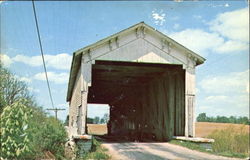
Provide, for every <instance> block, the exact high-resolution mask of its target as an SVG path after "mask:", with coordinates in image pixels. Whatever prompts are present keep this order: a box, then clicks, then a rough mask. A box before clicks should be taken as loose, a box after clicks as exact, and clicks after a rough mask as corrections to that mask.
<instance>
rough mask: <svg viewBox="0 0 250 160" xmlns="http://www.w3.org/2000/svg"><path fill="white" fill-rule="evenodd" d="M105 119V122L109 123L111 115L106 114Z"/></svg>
mask: <svg viewBox="0 0 250 160" xmlns="http://www.w3.org/2000/svg"><path fill="white" fill-rule="evenodd" d="M103 120H104V123H108V121H109V115H108V114H107V113H105V114H104V116H103Z"/></svg>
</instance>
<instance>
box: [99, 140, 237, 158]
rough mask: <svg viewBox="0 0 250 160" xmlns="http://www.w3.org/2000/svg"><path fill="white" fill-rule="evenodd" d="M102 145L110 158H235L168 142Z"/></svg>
mask: <svg viewBox="0 0 250 160" xmlns="http://www.w3.org/2000/svg"><path fill="white" fill-rule="evenodd" d="M102 146H103V147H105V148H107V149H108V150H109V154H110V155H111V159H112V160H165V159H178V160H179V159H199V160H210V159H213V160H223V159H236V158H227V157H222V156H215V155H211V154H207V153H202V152H198V151H194V150H190V149H187V148H185V147H181V146H178V145H174V144H170V143H133V142H129V143H103V144H102Z"/></svg>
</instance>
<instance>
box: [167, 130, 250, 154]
mask: <svg viewBox="0 0 250 160" xmlns="http://www.w3.org/2000/svg"><path fill="white" fill-rule="evenodd" d="M208 138H212V139H214V140H215V142H214V143H212V150H207V149H205V148H203V147H202V146H200V145H199V143H194V142H186V141H179V140H172V141H170V143H172V144H177V145H180V146H183V147H187V148H189V149H192V150H197V151H200V152H207V153H211V154H216V155H221V156H226V157H237V158H246V157H248V156H249V132H248V131H246V130H244V125H242V126H241V127H233V126H230V127H228V128H227V129H223V130H216V131H214V132H213V133H212V134H210V135H209V136H208Z"/></svg>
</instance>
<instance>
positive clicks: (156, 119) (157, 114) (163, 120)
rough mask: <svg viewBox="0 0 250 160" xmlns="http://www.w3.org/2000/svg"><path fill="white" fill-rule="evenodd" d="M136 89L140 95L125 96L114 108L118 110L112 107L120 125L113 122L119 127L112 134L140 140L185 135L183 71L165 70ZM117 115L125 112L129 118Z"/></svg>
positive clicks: (167, 139) (112, 116) (112, 115)
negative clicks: (172, 71)
mask: <svg viewBox="0 0 250 160" xmlns="http://www.w3.org/2000/svg"><path fill="white" fill-rule="evenodd" d="M136 89H137V90H140V93H141V94H137V96H131V97H130V98H127V99H125V100H124V101H122V102H121V103H120V104H119V105H117V107H114V108H118V109H112V111H111V113H110V115H111V116H110V119H111V123H115V122H112V121H114V120H116V121H118V122H119V124H120V125H119V126H117V125H114V126H115V127H116V128H115V129H114V130H113V131H112V132H113V134H117V133H118V132H119V135H122V134H124V135H134V136H135V135H136V136H135V137H137V139H138V140H146V139H151V140H157V141H169V140H171V139H172V137H173V136H184V134H185V92H184V91H185V72H184V70H183V71H181V72H178V73H171V72H166V73H164V74H163V75H161V76H159V77H156V79H155V80H153V81H151V82H150V83H149V84H148V85H147V86H145V87H138V88H136ZM134 110H135V112H134ZM114 115H124V116H125V117H126V118H125V119H122V118H121V116H120V117H119V116H116V117H115V116H114ZM114 117H115V118H114ZM111 125H112V124H111ZM114 126H113V127H114ZM132 126H134V127H132Z"/></svg>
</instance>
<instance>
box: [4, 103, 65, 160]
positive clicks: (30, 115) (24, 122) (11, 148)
mask: <svg viewBox="0 0 250 160" xmlns="http://www.w3.org/2000/svg"><path fill="white" fill-rule="evenodd" d="M0 134H1V139H0V142H1V145H0V147H1V150H0V153H1V157H2V158H7V159H39V158H41V157H43V156H44V153H45V152H47V151H50V152H51V153H52V154H53V155H54V156H55V157H56V159H63V155H64V144H65V142H66V139H67V135H66V131H65V129H64V125H63V123H62V122H60V121H59V120H56V119H55V118H54V117H48V116H46V114H45V112H44V111H43V110H42V109H41V108H38V107H34V106H30V104H29V103H28V102H27V100H19V101H17V102H15V103H13V104H12V105H10V106H7V107H5V109H4V110H3V113H2V114H1V130H0Z"/></svg>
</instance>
